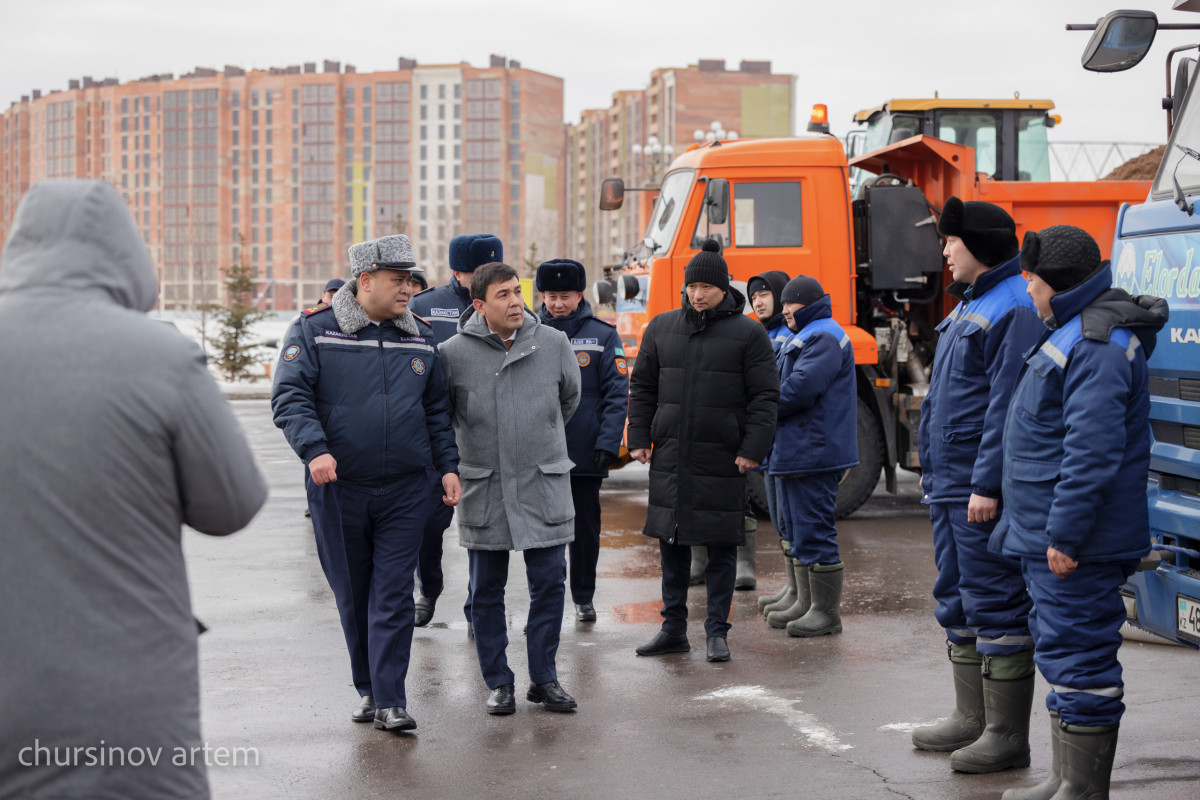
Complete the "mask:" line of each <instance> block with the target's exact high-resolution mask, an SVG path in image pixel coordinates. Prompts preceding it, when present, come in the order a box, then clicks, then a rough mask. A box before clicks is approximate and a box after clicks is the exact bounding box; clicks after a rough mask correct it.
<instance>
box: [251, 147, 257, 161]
mask: <svg viewBox="0 0 1200 800" xmlns="http://www.w3.org/2000/svg"><path fill="white" fill-rule="evenodd" d="M250 163H251V164H257V163H258V150H251V151H250Z"/></svg>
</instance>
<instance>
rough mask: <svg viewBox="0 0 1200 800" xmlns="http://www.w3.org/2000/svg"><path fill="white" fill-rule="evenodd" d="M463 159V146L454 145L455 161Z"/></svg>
mask: <svg viewBox="0 0 1200 800" xmlns="http://www.w3.org/2000/svg"><path fill="white" fill-rule="evenodd" d="M461 158H462V145H461V144H456V145H454V160H455V161H457V160H459V159H461Z"/></svg>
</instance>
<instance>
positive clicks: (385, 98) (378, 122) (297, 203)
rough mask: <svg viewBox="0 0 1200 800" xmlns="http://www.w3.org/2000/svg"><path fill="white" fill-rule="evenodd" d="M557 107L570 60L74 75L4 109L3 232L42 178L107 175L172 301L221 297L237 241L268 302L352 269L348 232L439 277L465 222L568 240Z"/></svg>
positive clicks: (177, 304)
mask: <svg viewBox="0 0 1200 800" xmlns="http://www.w3.org/2000/svg"><path fill="white" fill-rule="evenodd" d="M562 119H563V83H562V79H561V78H557V77H554V76H551V75H546V74H543V73H540V72H535V71H533V70H528V69H523V68H522V67H521V65H520V64H519V63H518V62H517V61H509V60H506V59H504V58H501V57H497V56H492V57H491V61H490V65H489V66H488V67H486V68H476V67H472V66H470V65H468V64H465V63H463V64H450V65H432V66H426V65H420V66H418V65H417V64H416V63H415V62H413V61H411V60H409V59H400V60H399V63H398V68H397V69H396V70H394V71H390V72H374V73H358V72H356V71H355V69H354V67H352V66H349V65H347V66H346V67H345V69H342V67H341V65H340V64H339V63H338V62H333V61H326V62H325V63H324V69H323V71H322V72H318V71H317V69H316V64H315V63H308V64H305V65H304V66H303V67H298V66H294V67H286V68H272V69H269V70H251V71H244V70H242V69H240V68H238V67H225V69H224V70H221V71H217V70H212V69H197V70H196V71H194V72H192V73H190V74H188V75H184V76H181V77H179V78H175V77H173V76H172V75H154V76H150V77H148V78H143V79H141V80H137V81H130V82H126V83H120V82H118V81H117V80H116V79H113V78H109V79H105V80H103V81H93V80H92V79H91V78H83V79H82V80H81V81H76V80H72V81H70V83H69V88H68V89H67V90H66V91H56V92H51V93H49V94H47V95H42V94H41V93H40V92H39V91H36V90H35V91H34V92H32V94H31V96H27V97H22V98H21V100H20V101H19V102H15V103H13V104H12V105H11V107H10V108H9V109H8V110H7V111H6V112H4V114H3V115H0V181H2V183H0V241H3V240H4V239H6V238H7V235H8V231H9V228H10V227H11V224H12V219H13V215H14V214H15V212H16V208H17V204H18V203H19V202H20V199H21V197H22V196H23V195H24V193H25V192H26V191H27V190H28V189H29V187H30V185H31V184H32V183H34V182H36V181H39V180H42V179H44V178H57V177H91V178H103V179H105V180H107V181H109V182H110V183H112V184H113V185H114V186H116V187H117V188H118V189H119V190H120V191H121V192H122V194H123V195H124V196H125V199H126V202H128V204H129V208H130V211H131V212H132V214H133V217H134V220H135V221H136V223H137V225H138V227H139V228H140V229H141V231H142V235H143V237H144V239H145V242H146V244H147V245H148V246H149V248H150V252H151V254H152V256H153V258H154V260H155V263H156V264H157V267H158V270H159V284H160V292H161V295H160V305H161V306H162V307H163V308H167V309H188V308H194V307H196V306H197V305H198V304H201V303H203V302H219V301H220V300H221V299H222V297H221V281H222V278H223V272H224V271H225V270H226V269H227V268H228V267H229V266H230V265H231V264H233V263H235V261H236V260H237V259H238V258H239V257H244V258H245V259H246V262H247V263H248V264H250V265H251V266H252V268H253V269H254V271H255V274H256V280H257V281H258V285H259V291H258V298H257V299H258V304H259V306H260V307H261V308H263V309H268V310H288V309H294V308H297V307H302V306H306V305H309V304H312V303H314V302H315V301H316V300H317V298H318V296H319V294H320V292H321V289H322V288H323V287H324V284H325V282H326V281H327V280H328V279H329V278H330V277H333V276H344V275H345V274H346V255H345V254H346V248H347V247H348V246H349V245H350V244H352V243H353V242H356V241H361V240H363V239H368V238H372V237H375V236H383V235H386V234H389V233H396V232H403V233H406V234H408V235H409V236H410V237H411V238H412V240H413V244H414V246H415V248H416V254H417V258H418V260H419V262H420V263H421V264H422V266H424V267H425V268H426V269H427V270H428V275H429V278H430V280H431V282H432V283H441V282H444V281H445V280H447V278H448V275H449V272H448V268H447V266H446V249H447V245H448V243H449V241H450V239H451V238H452V237H453V236H456V235H458V234H460V233H464V232H485V231H486V232H490V233H495V234H496V235H498V236H500V237H501V239H502V240H503V241H504V245H505V255H506V260H507V261H508V262H509V263H512V264H514V265H521V264H522V262H523V259H524V258H525V257H527V256H528V254H529V251H530V248H531V247H533V246H534V245H536V248H537V252H538V253H539V254H540V256H539V257H542V258H544V257H549V255H547V254H555V255H557V254H560V253H561V252H562V248H563V244H564V242H563V231H564V228H565V219H564V216H563V214H562V211H561V209H562V207H563V197H564V192H565V184H564V181H565V177H566V170H565V168H564V167H565V161H566V159H565V152H564V147H565V142H564V137H563V133H562V130H563V129H562ZM243 242H244V245H243V244H242V243H243ZM243 247H244V252H243V250H242V248H243Z"/></svg>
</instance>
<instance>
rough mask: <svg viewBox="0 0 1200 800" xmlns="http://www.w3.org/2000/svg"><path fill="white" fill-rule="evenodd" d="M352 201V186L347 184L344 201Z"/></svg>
mask: <svg viewBox="0 0 1200 800" xmlns="http://www.w3.org/2000/svg"><path fill="white" fill-rule="evenodd" d="M353 201H354V187H353V186H347V187H346V202H347V203H351V202H353Z"/></svg>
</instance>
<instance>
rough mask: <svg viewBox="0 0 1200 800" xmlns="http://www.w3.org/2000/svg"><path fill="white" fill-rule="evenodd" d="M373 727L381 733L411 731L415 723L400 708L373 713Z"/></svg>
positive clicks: (384, 709)
mask: <svg viewBox="0 0 1200 800" xmlns="http://www.w3.org/2000/svg"><path fill="white" fill-rule="evenodd" d="M375 727H376V728H378V729H379V730H381V731H411V730H412V729H413V728H415V727H417V721H416V720H415V719H413V718H412V717H410V716H409V715H408V712H407V711H405V710H404V709H403V708H400V706H395V707H394V708H381V709H379V710H378V711H376V712H375Z"/></svg>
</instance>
